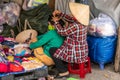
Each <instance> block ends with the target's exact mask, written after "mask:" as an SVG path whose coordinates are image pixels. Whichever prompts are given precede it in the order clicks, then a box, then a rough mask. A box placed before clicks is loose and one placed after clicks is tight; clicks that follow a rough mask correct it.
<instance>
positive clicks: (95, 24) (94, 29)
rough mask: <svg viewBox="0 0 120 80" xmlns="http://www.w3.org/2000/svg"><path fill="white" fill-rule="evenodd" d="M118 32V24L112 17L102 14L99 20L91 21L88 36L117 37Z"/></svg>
mask: <svg viewBox="0 0 120 80" xmlns="http://www.w3.org/2000/svg"><path fill="white" fill-rule="evenodd" d="M116 30H117V27H116V24H115V22H114V21H113V20H112V19H111V17H109V16H108V15H106V14H104V13H100V14H99V15H98V17H97V18H94V19H92V20H91V21H90V26H89V27H88V35H92V36H96V37H104V36H114V35H117V32H116Z"/></svg>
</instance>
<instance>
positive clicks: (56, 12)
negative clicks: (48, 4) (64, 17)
mask: <svg viewBox="0 0 120 80" xmlns="http://www.w3.org/2000/svg"><path fill="white" fill-rule="evenodd" d="M60 13H61V11H59V10H55V11H54V12H53V13H52V14H53V17H57V15H60Z"/></svg>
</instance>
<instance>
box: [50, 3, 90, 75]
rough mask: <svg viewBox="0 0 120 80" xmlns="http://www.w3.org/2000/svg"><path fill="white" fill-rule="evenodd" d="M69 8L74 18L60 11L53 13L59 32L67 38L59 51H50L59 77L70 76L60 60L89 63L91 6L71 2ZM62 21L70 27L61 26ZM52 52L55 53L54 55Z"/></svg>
mask: <svg viewBox="0 0 120 80" xmlns="http://www.w3.org/2000/svg"><path fill="white" fill-rule="evenodd" d="M69 7H70V10H71V13H72V15H73V17H71V16H69V15H67V14H64V13H62V12H60V11H58V10H55V11H54V12H53V21H54V26H55V27H56V29H57V32H58V33H59V34H60V35H62V36H66V39H65V40H64V43H63V44H62V46H61V47H60V48H59V49H57V50H56V51H54V48H53V49H50V50H51V51H50V54H51V55H52V58H53V60H54V62H55V64H56V68H57V69H58V71H59V75H58V76H59V77H63V76H67V75H69V72H68V70H67V68H66V69H65V68H63V67H64V65H61V64H60V60H63V61H65V62H69V63H83V62H86V61H87V57H88V44H87V41H86V38H87V25H88V23H89V6H88V5H84V4H79V3H72V2H70V3H69ZM60 19H64V20H65V21H67V22H68V25H65V26H61V25H60V24H59V20H60ZM52 51H54V52H55V53H54V54H53V53H52ZM55 59H56V60H55ZM57 59H58V60H57ZM58 61H59V62H58Z"/></svg>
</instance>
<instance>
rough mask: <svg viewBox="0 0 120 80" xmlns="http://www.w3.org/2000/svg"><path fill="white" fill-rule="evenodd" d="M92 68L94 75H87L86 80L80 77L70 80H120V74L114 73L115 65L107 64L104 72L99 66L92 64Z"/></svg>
mask: <svg viewBox="0 0 120 80" xmlns="http://www.w3.org/2000/svg"><path fill="white" fill-rule="evenodd" d="M91 66H92V73H88V74H86V76H85V78H84V79H81V78H79V75H73V74H71V75H70V78H71V77H72V78H74V79H69V80H120V72H117V73H116V72H115V71H114V65H113V64H112V63H111V64H106V65H105V68H104V70H101V69H100V68H99V65H98V64H95V63H91ZM55 80H68V79H64V78H63V79H55Z"/></svg>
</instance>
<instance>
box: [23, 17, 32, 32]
mask: <svg viewBox="0 0 120 80" xmlns="http://www.w3.org/2000/svg"><path fill="white" fill-rule="evenodd" d="M27 26H28V27H29V28H30V29H32V27H31V25H30V23H29V21H28V20H27V19H25V23H24V30H26V29H27Z"/></svg>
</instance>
